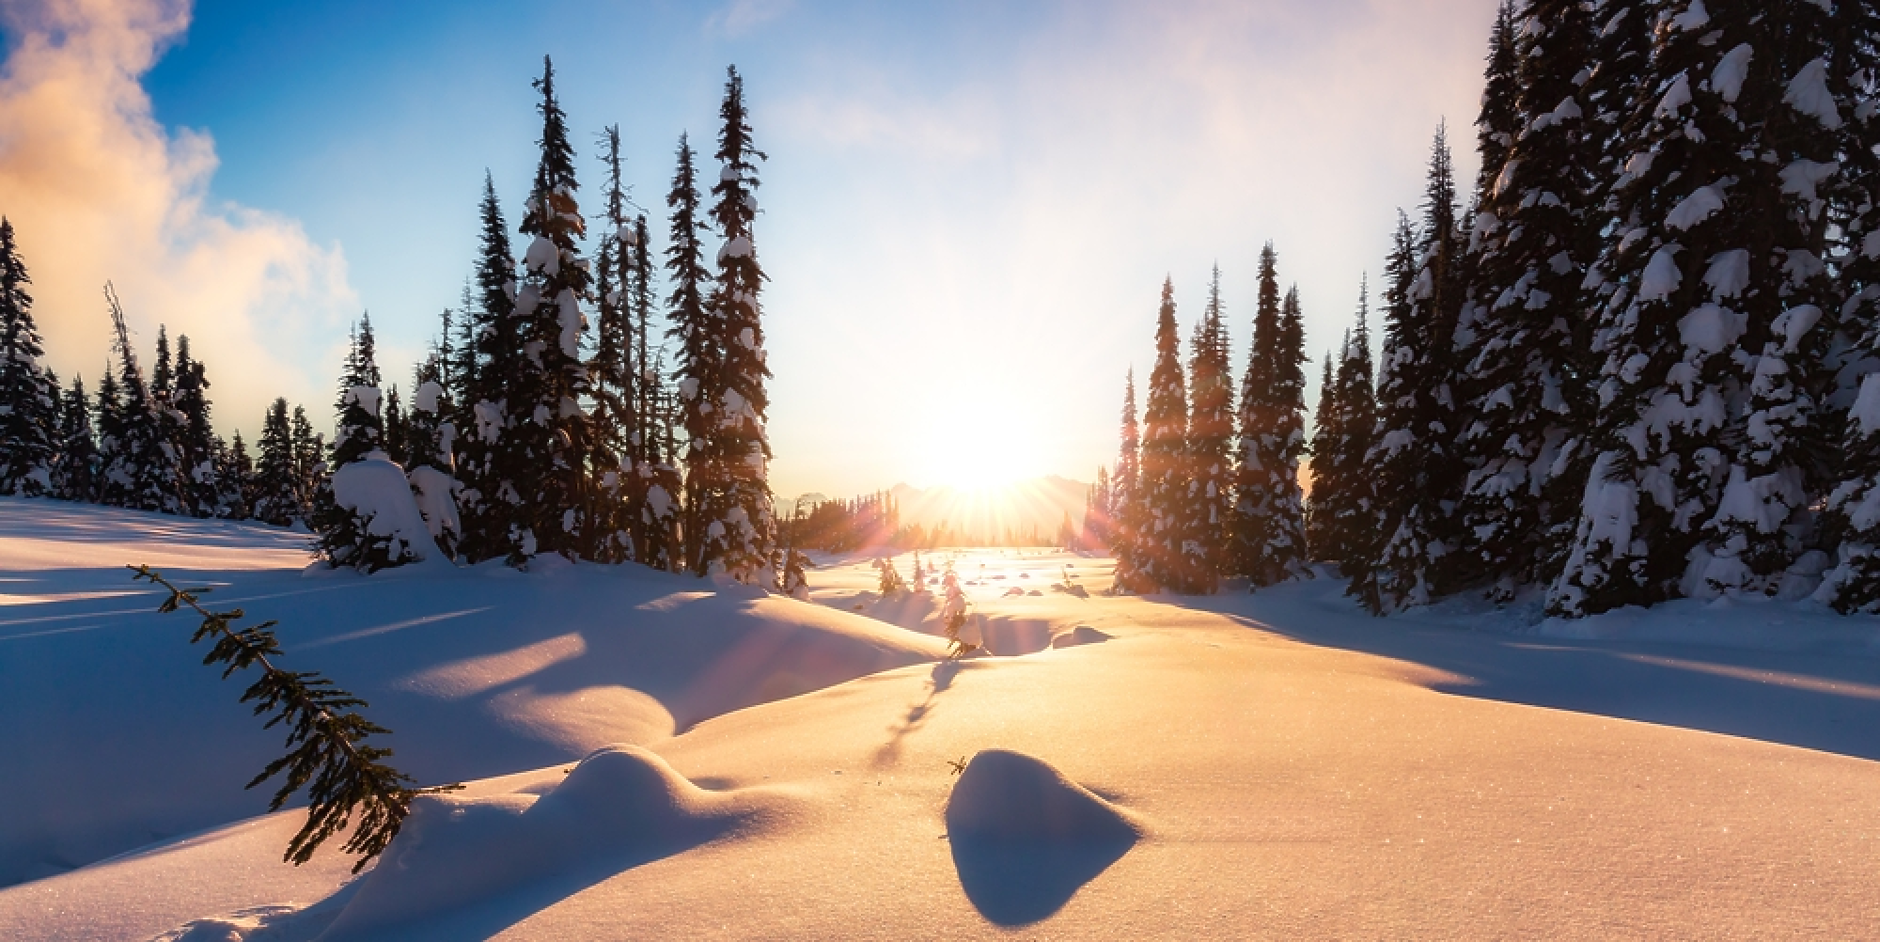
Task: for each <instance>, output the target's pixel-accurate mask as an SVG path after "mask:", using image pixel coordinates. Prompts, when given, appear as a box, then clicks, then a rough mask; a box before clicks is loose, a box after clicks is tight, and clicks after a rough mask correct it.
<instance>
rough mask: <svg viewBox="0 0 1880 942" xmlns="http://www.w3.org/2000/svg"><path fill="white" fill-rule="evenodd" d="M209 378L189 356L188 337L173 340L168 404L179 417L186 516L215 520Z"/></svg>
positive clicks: (217, 496) (217, 491) (218, 498)
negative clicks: (173, 370)
mask: <svg viewBox="0 0 1880 942" xmlns="http://www.w3.org/2000/svg"><path fill="white" fill-rule="evenodd" d="M208 389H209V377H208V374H207V369H206V368H205V367H204V366H203V364H202V361H200V360H197V359H194V358H193V357H191V356H190V355H189V337H188V336H186V335H185V336H179V337H177V338H176V386H175V391H174V393H173V394H172V401H171V404H172V406H173V408H174V410H175V412H176V414H177V415H180V416H181V417H182V421H181V424H180V427H179V428H178V429H177V433H178V436H179V443H178V444H179V446H180V447H179V448H178V454H179V456H180V460H181V464H182V468H183V485H184V488H185V493H186V496H187V498H188V503H189V512H190V513H192V514H194V515H196V516H198V517H213V516H218V515H219V511H220V508H221V505H222V487H221V485H220V484H219V483H217V481H216V462H215V430H214V428H213V426H212V424H211V422H210V418H209V415H210V403H209V396H208Z"/></svg>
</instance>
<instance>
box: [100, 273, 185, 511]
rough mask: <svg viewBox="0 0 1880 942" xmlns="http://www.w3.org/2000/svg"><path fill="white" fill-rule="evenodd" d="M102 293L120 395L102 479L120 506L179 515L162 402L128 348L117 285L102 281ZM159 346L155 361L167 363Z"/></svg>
mask: <svg viewBox="0 0 1880 942" xmlns="http://www.w3.org/2000/svg"><path fill="white" fill-rule="evenodd" d="M104 294H105V300H106V301H107V302H108V303H109V305H110V307H111V323H112V326H113V327H114V328H115V329H116V337H115V339H114V345H115V347H116V352H117V354H118V370H119V375H118V385H119V386H120V387H121V388H122V390H123V397H124V398H123V403H122V407H121V413H120V419H121V421H122V432H121V434H122V438H121V440H120V441H119V442H118V447H117V448H116V449H115V450H114V453H113V454H112V463H111V465H110V466H108V467H107V468H105V469H104V476H105V479H106V480H107V481H108V482H109V483H110V486H111V488H112V492H113V493H114V494H115V495H116V496H118V498H119V500H120V501H121V505H122V506H125V507H130V508H132V509H133V510H156V511H161V512H163V513H171V514H174V513H182V511H183V507H184V502H183V493H182V480H183V476H182V469H181V466H180V465H179V464H178V463H177V454H176V445H175V443H174V442H173V441H170V440H167V437H166V430H167V429H169V428H170V427H171V425H172V422H171V420H170V418H169V415H168V412H169V406H168V403H167V402H165V401H163V400H161V399H159V398H158V397H157V395H156V394H155V393H154V391H153V390H152V385H151V383H149V382H147V381H146V380H145V379H144V373H143V370H142V369H141V368H140V367H138V365H137V353H136V351H135V350H133V349H132V348H131V337H130V328H129V327H128V326H126V325H125V322H124V308H123V306H122V305H120V304H119V303H118V297H117V289H115V288H114V287H112V286H111V285H110V284H109V283H106V284H105V287H104ZM157 336H158V338H159V339H161V338H162V337H163V334H162V333H161V332H159V333H158V335H157ZM164 346H167V345H159V347H158V350H159V353H160V355H159V357H158V359H159V360H162V361H166V362H167V359H168V358H167V357H165V356H162V355H161V354H165V353H168V352H169V351H168V350H166V349H164ZM165 378H166V379H168V377H167V376H166V377H165Z"/></svg>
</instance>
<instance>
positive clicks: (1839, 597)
mask: <svg viewBox="0 0 1880 942" xmlns="http://www.w3.org/2000/svg"><path fill="white" fill-rule="evenodd" d="M1833 35H1834V36H1835V37H1836V39H1837V43H1836V49H1835V54H1834V56H1833V57H1832V58H1831V59H1830V60H1829V63H1830V64H1829V68H1828V70H1827V72H1828V74H1827V85H1828V87H1829V88H1830V89H1845V88H1848V87H1862V86H1866V87H1873V86H1874V85H1875V84H1877V83H1880V48H1877V47H1876V45H1875V44H1874V43H1873V42H1871V41H1870V37H1873V36H1875V35H1880V11H1877V10H1876V9H1875V8H1874V7H1873V6H1872V5H1871V4H1856V3H1846V4H1837V5H1836V6H1835V24H1834V31H1833ZM1863 39H1869V41H1862V40H1863ZM1839 113H1840V114H1841V115H1842V116H1843V117H1844V118H1845V121H1844V123H1843V126H1842V130H1841V133H1842V138H1843V143H1842V146H1841V158H1840V160H1841V162H1842V164H1843V168H1842V172H1841V173H1840V174H1838V175H1837V179H1836V181H1835V184H1836V185H1835V186H1834V187H1833V188H1832V189H1831V190H1829V192H1831V193H1832V194H1833V196H1834V199H1833V201H1832V203H1831V212H1832V213H1833V219H1834V223H1835V226H1836V228H1837V229H1839V230H1840V233H1841V246H1840V248H1839V250H1838V251H1837V252H1836V253H1835V256H1836V260H1837V262H1838V265H1837V268H1838V274H1839V279H1840V281H1841V284H1842V292H1843V295H1844V298H1845V300H1844V301H1843V302H1842V305H1841V309H1840V311H1839V312H1838V313H1839V315H1840V321H1841V329H1842V331H1843V332H1844V333H1845V335H1846V336H1847V337H1848V338H1850V339H1851V340H1853V341H1855V343H1854V344H1853V345H1852V349H1850V350H1847V351H1845V352H1842V353H1841V354H1840V355H1839V356H1834V357H1832V359H1831V360H1830V365H1831V366H1836V367H1839V371H1838V377H1837V379H1838V383H1837V386H1836V388H1833V389H1824V390H1822V391H1821V392H1819V393H1817V395H1818V396H1819V397H1820V399H1821V400H1823V401H1827V402H1829V403H1830V405H1831V406H1832V407H1833V408H1832V411H1831V413H1830V415H1829V416H1828V417H1829V418H1831V419H1833V420H1835V421H1836V422H1837V423H1838V429H1837V430H1838V432H1839V438H1840V442H1841V444H1842V451H1841V455H1840V456H1839V457H1840V460H1839V461H1830V462H1824V463H1826V464H1829V465H1830V466H1831V467H1833V469H1834V475H1835V476H1834V480H1833V481H1832V482H1831V483H1830V484H1829V485H1826V486H1823V487H1821V488H1819V489H1816V490H1815V491H1814V493H1823V492H1825V493H1826V495H1827V500H1826V502H1825V505H1826V506H1825V510H1826V514H1825V515H1824V516H1825V518H1826V519H1825V520H1824V526H1823V527H1822V530H1823V533H1822V537H1823V539H1821V541H1820V542H1822V543H1823V544H1824V545H1832V544H1831V543H1830V542H1829V541H1838V543H1839V545H1838V547H1836V553H1835V557H1836V558H1835V560H1834V563H1835V565H1834V566H1833V568H1832V569H1830V570H1829V571H1828V572H1827V574H1826V578H1825V579H1824V580H1823V582H1822V584H1821V586H1820V588H1819V590H1818V591H1817V592H1816V594H1815V597H1816V598H1817V599H1818V600H1819V601H1821V602H1823V603H1825V604H1828V605H1832V606H1834V607H1835V608H1836V609H1838V610H1840V611H1843V612H1853V611H1861V612H1869V613H1872V612H1876V611H1880V512H1876V511H1880V500H1876V499H1875V495H1876V494H1880V155H1877V154H1876V153H1875V147H1876V145H1880V113H1876V111H1875V109H1873V108H1867V107H1855V108H1850V109H1846V110H1841V111H1839ZM1822 372H1825V371H1822Z"/></svg>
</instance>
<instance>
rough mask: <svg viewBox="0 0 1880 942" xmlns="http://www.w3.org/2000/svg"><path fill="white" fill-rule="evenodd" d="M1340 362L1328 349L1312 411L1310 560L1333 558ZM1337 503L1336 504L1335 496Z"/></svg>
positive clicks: (1348, 335) (1348, 339)
mask: <svg viewBox="0 0 1880 942" xmlns="http://www.w3.org/2000/svg"><path fill="white" fill-rule="evenodd" d="M1344 345H1345V346H1347V347H1349V346H1351V331H1345V344H1344ZM1339 361H1340V358H1339V357H1336V356H1333V355H1332V353H1331V351H1329V350H1328V351H1326V353H1325V362H1324V364H1323V368H1322V369H1321V370H1320V373H1319V404H1318V408H1316V409H1313V410H1312V442H1311V445H1310V447H1309V450H1308V453H1309V454H1310V455H1311V456H1312V457H1311V471H1312V489H1311V491H1310V492H1309V493H1308V494H1307V496H1306V551H1307V558H1309V559H1331V558H1333V557H1330V556H1327V555H1325V551H1326V548H1327V547H1329V546H1330V545H1331V543H1332V539H1331V537H1332V530H1331V523H1332V515H1331V514H1330V513H1329V512H1328V505H1327V502H1326V497H1327V496H1330V495H1328V494H1327V492H1326V490H1325V479H1324V472H1325V469H1326V465H1328V464H1330V462H1329V461H1328V460H1327V459H1328V458H1329V456H1330V455H1331V453H1332V448H1333V445H1332V442H1333V441H1335V440H1337V439H1338V438H1340V437H1342V436H1343V434H1344V430H1343V428H1342V427H1341V426H1340V424H1339V423H1340V420H1341V419H1342V418H1343V414H1342V413H1341V412H1340V408H1341V407H1340V406H1339V404H1338V374H1337V372H1336V371H1335V370H1334V365H1335V364H1337V363H1338V362H1339ZM1333 503H1336V498H1334V500H1333Z"/></svg>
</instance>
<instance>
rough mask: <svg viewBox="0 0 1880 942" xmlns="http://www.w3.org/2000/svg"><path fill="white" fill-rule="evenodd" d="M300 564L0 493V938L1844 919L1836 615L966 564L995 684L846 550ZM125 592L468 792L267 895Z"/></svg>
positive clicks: (1874, 751) (223, 783) (1861, 742)
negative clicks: (1119, 588)
mask: <svg viewBox="0 0 1880 942" xmlns="http://www.w3.org/2000/svg"><path fill="white" fill-rule="evenodd" d="M302 540H304V536H296V535H294V534H288V533H283V532H281V531H274V530H269V529H266V528H252V527H244V526H237V525H228V524H216V523H211V522H195V521H179V520H175V519H173V518H163V517H154V516H149V515H143V514H133V513H125V512H122V511H109V510H103V509H99V508H89V507H73V506H70V505H64V504H58V503H54V502H43V501H17V500H12V501H0V592H4V593H5V594H4V595H0V717H4V718H6V722H4V723H0V755H5V756H6V757H7V759H6V761H5V763H4V764H3V765H0V809H4V812H3V813H0V885H5V884H11V886H9V887H8V888H7V889H4V890H0V938H7V939H148V938H166V939H172V938H186V939H195V940H200V939H216V940H225V939H243V940H250V942H255V940H263V939H271V940H305V939H312V938H315V937H319V938H322V939H332V940H340V939H348V940H350V939H459V938H483V937H489V936H500V937H502V938H513V939H605V938H623V939H625V938H837V939H842V938H856V939H919V938H979V937H984V938H992V937H1000V936H1004V935H1009V934H1014V933H1016V934H1020V935H1036V936H1040V937H1051V938H1104V939H1109V938H1137V937H1151V938H1152V937H1160V938H1197V937H1216V938H1259V937H1275V936H1293V937H1307V938H1351V937H1363V938H1376V937H1392V938H1399V937H1401V938H1484V937H1522V938H1532V937H1553V938H1744V937H1804V936H1805V937H1818V938H1855V937H1862V936H1865V935H1869V934H1871V932H1872V927H1873V926H1874V925H1876V924H1880V900H1876V899H1875V897H1874V895H1873V893H1872V892H1871V891H1872V888H1873V887H1874V886H1877V885H1880V854H1876V850H1880V847H1877V846H1876V841H1880V808H1877V807H1876V806H1875V803H1874V802H1873V801H1872V796H1873V795H1874V794H1875V793H1876V789H1877V788H1880V765H1876V764H1875V762H1876V760H1880V734H1876V733H1875V732H1874V731H1875V730H1880V657H1876V653H1877V651H1876V648H1875V645H1874V639H1875V637H1876V635H1877V634H1880V631H1876V623H1875V621H1874V620H1872V619H1841V618H1838V617H1835V616H1832V615H1828V614H1825V613H1823V612H1820V611H1819V610H1814V609H1810V608H1808V607H1807V606H1806V605H1800V604H1793V603H1766V604H1761V603H1758V604H1752V603H1745V602H1734V603H1728V604H1723V605H1719V604H1712V605H1709V606H1705V605H1698V604H1695V603H1690V604H1679V605H1672V606H1665V607H1662V608H1660V609H1657V610H1654V611H1652V612H1649V613H1620V614H1616V615H1612V616H1607V617H1605V618H1601V619H1593V620H1589V621H1586V622H1580V623H1571V624H1559V623H1546V622H1539V621H1538V619H1536V618H1534V617H1533V614H1532V613H1531V612H1529V611H1528V610H1525V609H1522V608H1520V607H1517V608H1516V609H1515V610H1513V611H1511V612H1493V611H1491V610H1487V609H1485V608H1482V607H1480V606H1474V605H1470V604H1467V603H1450V604H1448V605H1446V606H1443V607H1440V608H1438V609H1436V610H1432V611H1426V612H1422V613H1418V614H1416V615H1413V616H1408V617H1399V618H1392V619H1388V620H1376V619H1371V618H1368V617H1366V616H1364V615H1363V614H1362V613H1360V612H1358V611H1357V609H1356V608H1355V607H1354V606H1352V605H1351V604H1350V603H1349V602H1348V601H1347V600H1345V599H1344V598H1343V597H1342V596H1341V595H1340V593H1339V589H1340V586H1339V584H1338V583H1337V582H1336V581H1335V580H1331V579H1320V580H1316V581H1313V582H1308V583H1302V584H1297V585H1292V586H1286V587H1282V588H1279V589H1274V590H1268V591H1263V592H1261V593H1259V594H1257V595H1251V596H1249V595H1245V594H1240V593H1227V594H1223V595H1220V596H1216V597H1212V598H1205V599H1175V598H1162V597H1152V598H1146V599H1136V598H1108V597H1104V596H1102V595H1101V590H1102V589H1103V588H1105V587H1106V585H1107V580H1108V563H1107V561H1106V560H1102V559H1095V558H1083V557H1078V556H1074V555H1068V554H1062V553H1050V552H1047V551H1036V550H1025V551H1019V550H976V551H970V552H962V553H958V554H947V553H942V554H938V555H939V557H940V558H939V559H933V560H930V562H942V561H945V560H948V559H950V560H951V561H952V562H953V564H954V566H955V569H956V571H957V572H959V573H960V575H961V576H962V577H963V579H964V581H965V582H966V583H967V584H968V585H967V591H968V593H969V594H970V596H971V597H972V600H973V603H974V609H975V615H976V616H977V617H979V618H980V619H982V626H983V631H984V635H985V637H986V638H987V640H988V642H989V646H990V648H991V650H992V652H993V654H994V656H989V657H974V658H969V659H967V660H964V661H959V662H947V661H940V660H937V658H938V655H939V653H940V651H941V643H940V640H939V639H937V638H936V637H934V635H935V634H936V633H937V632H938V630H939V629H938V627H937V624H936V623H937V616H936V614H935V611H936V608H937V606H936V604H935V602H934V600H933V599H932V598H931V597H928V596H921V595H912V596H897V597H893V598H889V599H885V600H884V599H881V598H878V597H877V596H876V594H875V593H874V591H873V587H874V585H875V578H876V577H875V573H874V571H873V570H872V568H871V567H870V566H869V564H868V560H866V559H848V560H824V561H823V562H825V563H827V565H826V566H825V567H824V568H820V569H818V570H816V571H814V572H812V574H811V583H812V585H813V586H814V587H815V590H816V591H815V596H814V599H815V602H816V603H817V604H805V603H801V602H796V601H792V600H789V599H784V598H777V597H762V596H760V595H758V594H757V593H754V592H750V591H748V590H739V589H725V588H719V587H716V586H713V585H710V584H702V583H700V582H699V581H698V580H695V579H690V578H684V577H674V576H664V575H659V574H653V573H648V572H644V571H638V570H634V569H631V568H607V567H590V566H556V567H548V570H547V571H543V572H535V573H526V574H525V573H513V572H510V571H507V570H504V569H502V568H501V567H478V568H476V569H473V570H464V571H449V570H444V571H425V572H417V573H411V572H390V573H382V574H379V575H375V576H371V577H359V576H354V575H332V574H315V575H309V574H306V573H303V572H302V568H303V566H304V564H305V561H306V559H305V556H304V554H303V552H302V550H301V541H302ZM138 561H149V562H151V563H152V564H153V565H156V566H158V567H159V568H167V570H168V571H171V573H172V574H173V575H178V576H184V577H187V578H188V579H190V580H193V581H202V582H207V583H212V584H223V585H225V586H226V587H225V588H223V589H221V590H220V591H218V592H217V593H215V594H214V595H212V596H211V600H212V601H216V602H219V603H232V604H239V605H240V606H241V607H244V608H246V609H248V610H249V611H250V612H251V613H253V614H254V615H256V616H259V617H262V618H278V619H279V620H280V621H281V625H280V628H279V631H280V634H281V637H282V640H283V643H284V646H285V647H286V649H287V658H288V661H289V664H288V666H290V667H295V668H300V669H317V670H321V671H323V672H325V673H327V674H328V675H330V676H331V677H333V678H334V679H335V680H336V681H338V682H339V683H340V684H342V685H344V686H347V687H349V688H350V689H353V690H355V691H356V692H359V693H361V694H363V695H364V696H365V698H366V699H367V700H369V701H371V708H370V709H369V710H368V711H367V713H368V715H369V716H371V717H372V718H373V719H374V720H376V721H378V722H380V723H382V724H384V725H386V726H389V727H390V728H391V729H393V730H394V731H395V734H394V735H393V736H391V737H390V738H389V742H388V745H391V746H392V747H393V748H394V749H396V750H397V755H396V757H395V758H394V760H393V761H394V764H396V765H398V766H400V767H401V768H404V769H406V770H407V771H410V772H412V773H413V774H414V775H416V776H417V777H418V778H419V779H421V780H423V781H425V782H439V781H449V780H465V781H467V782H469V783H470V787H469V788H467V789H466V790H465V791H463V792H459V793H455V794H452V795H449V796H443V797H437V798H427V799H421V800H420V803H419V805H418V807H417V809H416V812H415V813H414V815H413V817H412V818H411V819H410V821H409V822H408V823H407V827H406V831H405V833H404V834H403V835H401V837H400V838H399V840H398V842H396V843H395V844H394V845H393V847H392V849H391V850H390V851H389V852H388V853H387V855H386V857H385V859H384V860H382V861H381V862H380V863H379V864H378V865H377V866H376V867H374V868H372V869H369V870H368V871H367V872H366V873H365V874H363V875H361V876H359V877H356V878H355V877H352V876H351V875H350V874H349V873H348V868H349V864H350V861H349V860H348V859H347V858H343V857H340V856H338V855H337V854H336V853H332V852H327V851H323V852H322V853H321V854H320V855H319V856H318V857H316V859H315V861H314V862H313V863H312V864H309V865H308V866H306V867H302V868H293V867H290V866H287V865H284V864H281V863H279V856H280V853H281V850H282V849H283V848H284V846H285V844H286V841H287V839H288V837H289V836H290V835H291V834H292V833H293V831H294V829H295V828H296V827H297V826H298V824H299V815H298V814H297V813H295V812H293V811H286V812H282V813H280V814H276V815H265V816H261V817H255V816H254V815H255V814H256V813H257V812H258V811H259V810H260V809H261V808H262V807H263V804H264V797H263V796H262V795H258V794H252V793H244V792H243V791H242V790H241V787H240V786H241V784H242V783H243V782H245V781H247V779H248V778H249V777H250V776H251V775H252V774H253V773H254V771H256V770H257V769H258V768H259V766H260V765H261V764H263V763H264V762H265V761H266V760H267V759H268V758H271V757H272V755H273V752H272V751H271V750H272V748H273V747H275V746H276V745H278V742H277V740H276V739H275V737H274V736H273V734H271V733H263V732H261V731H260V730H259V729H258V728H257V727H258V723H257V722H256V721H255V720H254V719H253V718H252V717H250V716H248V715H247V710H246V709H245V708H244V707H242V706H240V705H238V704H237V703H236V702H235V700H236V697H237V696H238V694H239V685H238V684H237V683H236V682H233V681H230V682H223V681H220V680H218V679H217V677H216V674H215V672H213V671H211V670H209V669H207V668H204V667H202V666H201V665H200V663H199V661H200V657H201V652H199V651H193V650H191V649H190V648H189V646H188V644H187V643H186V642H187V638H188V635H189V633H190V632H191V631H192V630H193V628H194V625H193V624H192V623H190V622H189V621H188V620H186V619H184V618H183V616H181V615H176V616H158V615H156V614H154V613H152V612H151V611H150V609H152V608H153V607H154V603H155V598H154V597H153V596H152V595H151V593H149V592H148V591H145V590H144V589H142V588H141V587H132V586H130V584H129V582H128V578H127V577H128V573H126V572H124V571H122V570H120V569H119V568H117V567H119V566H121V565H123V564H125V563H130V562H138ZM897 563H898V565H899V567H900V571H901V573H902V574H903V575H909V574H910V569H911V566H910V563H911V559H910V557H907V556H902V557H900V558H899V559H898V560H897ZM1066 566H1069V567H1071V569H1070V570H1069V571H1068V573H1067V571H1066V568H1065V567H1066ZM1067 575H1068V577H1069V578H1068V579H1067ZM1073 587H1075V588H1080V589H1082V590H1083V591H1082V592H1078V591H1066V590H1067V589H1073ZM1034 593H1036V594H1034ZM908 629H912V630H908ZM584 757H585V758H584ZM113 855H115V856H113ZM73 868H76V869H73Z"/></svg>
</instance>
